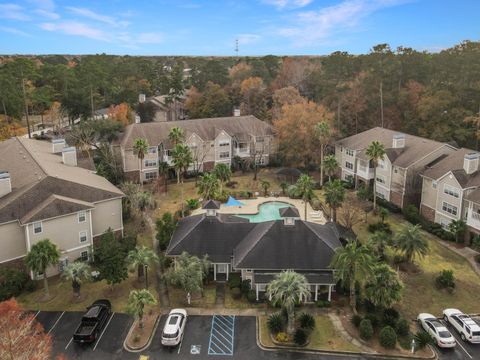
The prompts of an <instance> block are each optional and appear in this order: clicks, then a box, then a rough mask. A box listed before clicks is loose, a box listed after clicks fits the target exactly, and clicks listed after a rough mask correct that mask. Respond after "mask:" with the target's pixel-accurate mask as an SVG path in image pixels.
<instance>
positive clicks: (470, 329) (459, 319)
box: [443, 309, 480, 344]
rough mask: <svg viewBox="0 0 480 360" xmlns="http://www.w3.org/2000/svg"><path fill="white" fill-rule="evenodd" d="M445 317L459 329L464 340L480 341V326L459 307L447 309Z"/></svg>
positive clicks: (444, 312) (444, 311)
mask: <svg viewBox="0 0 480 360" xmlns="http://www.w3.org/2000/svg"><path fill="white" fill-rule="evenodd" d="M443 318H444V319H445V321H446V322H448V323H449V324H450V325H452V326H453V327H454V328H455V330H457V331H458V333H459V334H460V336H461V338H462V340H463V341H469V342H471V343H474V344H478V343H480V326H479V325H478V324H477V323H476V322H475V321H473V320H472V318H471V317H470V316H468V315H467V314H464V313H462V312H461V311H460V310H457V309H445V310H443Z"/></svg>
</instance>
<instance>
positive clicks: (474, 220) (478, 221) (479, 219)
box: [467, 210, 480, 230]
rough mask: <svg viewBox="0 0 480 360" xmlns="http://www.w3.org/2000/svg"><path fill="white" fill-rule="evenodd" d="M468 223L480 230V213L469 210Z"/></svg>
mask: <svg viewBox="0 0 480 360" xmlns="http://www.w3.org/2000/svg"><path fill="white" fill-rule="evenodd" d="M467 225H468V226H471V227H472V228H474V229H477V230H480V214H479V213H478V212H474V211H471V210H469V211H468V215H467Z"/></svg>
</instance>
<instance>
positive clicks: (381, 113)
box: [380, 80, 384, 128]
mask: <svg viewBox="0 0 480 360" xmlns="http://www.w3.org/2000/svg"><path fill="white" fill-rule="evenodd" d="M380 116H381V118H382V128H383V126H384V122H383V80H380Z"/></svg>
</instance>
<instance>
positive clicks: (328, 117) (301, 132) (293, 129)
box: [273, 101, 334, 166]
mask: <svg viewBox="0 0 480 360" xmlns="http://www.w3.org/2000/svg"><path fill="white" fill-rule="evenodd" d="M333 118H334V115H333V113H331V112H330V111H328V110H327V109H326V108H325V107H324V106H323V105H318V104H316V103H314V102H311V101H308V102H303V103H297V104H286V105H284V106H283V107H282V112H281V115H280V117H279V118H278V119H276V120H274V121H273V126H274V128H275V133H276V135H277V138H278V142H279V151H280V152H282V153H283V155H284V156H285V159H286V160H287V161H288V162H289V163H291V164H293V165H303V166H308V165H310V164H311V163H314V162H315V158H316V156H317V154H318V150H319V142H318V138H317V136H316V132H315V125H316V124H317V123H319V122H321V121H325V122H327V123H328V124H330V126H331V127H333V126H332V123H333Z"/></svg>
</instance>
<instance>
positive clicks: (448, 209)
mask: <svg viewBox="0 0 480 360" xmlns="http://www.w3.org/2000/svg"><path fill="white" fill-rule="evenodd" d="M442 210H443V211H445V212H447V213H449V214H452V215H457V213H458V208H457V207H456V206H453V205H451V204H449V203H447V202H445V201H444V202H443V204H442Z"/></svg>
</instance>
